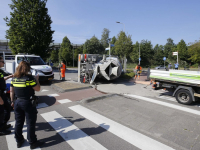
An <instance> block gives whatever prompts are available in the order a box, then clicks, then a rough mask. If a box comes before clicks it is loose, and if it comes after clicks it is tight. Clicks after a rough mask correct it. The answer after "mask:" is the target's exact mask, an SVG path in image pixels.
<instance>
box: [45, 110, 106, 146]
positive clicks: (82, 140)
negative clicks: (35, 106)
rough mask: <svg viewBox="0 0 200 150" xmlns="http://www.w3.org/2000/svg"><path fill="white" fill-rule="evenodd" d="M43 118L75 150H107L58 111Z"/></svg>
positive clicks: (46, 114)
mask: <svg viewBox="0 0 200 150" xmlns="http://www.w3.org/2000/svg"><path fill="white" fill-rule="evenodd" d="M41 116H42V117H43V118H44V119H45V120H46V121H47V122H48V123H49V124H50V125H51V126H52V127H53V128H54V129H55V130H56V132H58V133H59V134H60V136H61V137H62V138H63V139H64V140H65V141H66V142H67V143H68V144H69V145H70V146H71V147H72V148H73V149H74V150H82V149H84V150H106V148H105V147H104V146H102V145H101V144H99V143H98V142H96V141H95V140H94V139H92V138H91V137H90V136H88V135H87V134H86V133H84V132H83V131H82V130H80V129H79V128H78V127H76V126H75V125H73V124H72V123H71V122H69V121H68V120H67V119H66V118H64V117H63V116H61V115H60V114H59V113H57V112H56V111H51V112H48V113H43V114H41Z"/></svg>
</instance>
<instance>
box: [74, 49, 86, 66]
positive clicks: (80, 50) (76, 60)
mask: <svg viewBox="0 0 200 150" xmlns="http://www.w3.org/2000/svg"><path fill="white" fill-rule="evenodd" d="M78 54H84V53H83V45H81V46H80V47H78V48H76V49H75V51H74V60H75V62H78ZM77 64H78V63H77Z"/></svg>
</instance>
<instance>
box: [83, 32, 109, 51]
mask: <svg viewBox="0 0 200 150" xmlns="http://www.w3.org/2000/svg"><path fill="white" fill-rule="evenodd" d="M104 52H105V49H104V47H103V45H102V44H101V42H100V41H99V39H98V38H97V37H95V36H93V37H92V38H91V39H90V40H87V41H86V42H85V44H84V47H83V53H84V54H86V53H87V54H103V53H104Z"/></svg>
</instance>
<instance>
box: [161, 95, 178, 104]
mask: <svg viewBox="0 0 200 150" xmlns="http://www.w3.org/2000/svg"><path fill="white" fill-rule="evenodd" d="M158 98H161V99H164V100H170V101H173V102H176V99H175V98H174V97H169V96H163V95H161V96H158Z"/></svg>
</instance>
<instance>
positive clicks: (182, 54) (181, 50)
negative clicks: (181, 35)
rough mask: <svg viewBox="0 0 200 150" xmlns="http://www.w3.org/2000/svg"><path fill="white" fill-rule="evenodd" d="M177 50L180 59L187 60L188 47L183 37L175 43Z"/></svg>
mask: <svg viewBox="0 0 200 150" xmlns="http://www.w3.org/2000/svg"><path fill="white" fill-rule="evenodd" d="M177 51H178V57H179V58H180V60H182V61H186V62H188V57H189V55H188V47H187V45H186V43H185V41H184V40H183V39H182V40H181V41H180V42H179V43H178V44H177Z"/></svg>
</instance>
